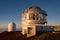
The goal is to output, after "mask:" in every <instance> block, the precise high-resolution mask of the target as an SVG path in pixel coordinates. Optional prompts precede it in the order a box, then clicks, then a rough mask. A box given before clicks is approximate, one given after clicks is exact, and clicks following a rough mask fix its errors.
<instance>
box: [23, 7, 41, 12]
mask: <svg viewBox="0 0 60 40" xmlns="http://www.w3.org/2000/svg"><path fill="white" fill-rule="evenodd" d="M40 10H41V8H40V7H38V6H31V7H29V8H27V9H26V10H25V11H24V12H28V11H33V12H35V11H38V12H39V11H40Z"/></svg>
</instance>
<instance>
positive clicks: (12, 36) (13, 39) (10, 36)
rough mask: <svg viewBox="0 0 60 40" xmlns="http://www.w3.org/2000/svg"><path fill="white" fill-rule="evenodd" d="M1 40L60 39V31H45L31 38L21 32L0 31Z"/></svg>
mask: <svg viewBox="0 0 60 40" xmlns="http://www.w3.org/2000/svg"><path fill="white" fill-rule="evenodd" d="M0 40H60V32H58V33H51V32H44V33H40V34H37V35H35V36H33V37H29V38H27V37H26V36H24V35H22V34H21V33H20V32H2V33H0Z"/></svg>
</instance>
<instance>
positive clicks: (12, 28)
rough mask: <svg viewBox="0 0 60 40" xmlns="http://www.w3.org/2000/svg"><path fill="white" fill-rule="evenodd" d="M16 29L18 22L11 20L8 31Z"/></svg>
mask: <svg viewBox="0 0 60 40" xmlns="http://www.w3.org/2000/svg"><path fill="white" fill-rule="evenodd" d="M12 31H16V24H15V23H14V22H10V23H9V24H8V32H12Z"/></svg>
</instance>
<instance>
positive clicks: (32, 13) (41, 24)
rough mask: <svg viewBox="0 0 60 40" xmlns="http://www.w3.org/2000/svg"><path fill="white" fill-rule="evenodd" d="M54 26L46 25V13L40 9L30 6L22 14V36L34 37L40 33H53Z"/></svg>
mask: <svg viewBox="0 0 60 40" xmlns="http://www.w3.org/2000/svg"><path fill="white" fill-rule="evenodd" d="M53 28H54V26H51V25H48V24H47V13H46V11H45V10H42V9H41V8H40V7H37V6H32V7H29V8H27V9H26V10H25V11H24V12H23V13H22V34H23V35H24V34H26V35H27V37H30V36H34V35H36V33H39V32H41V31H53V30H54V29H53Z"/></svg>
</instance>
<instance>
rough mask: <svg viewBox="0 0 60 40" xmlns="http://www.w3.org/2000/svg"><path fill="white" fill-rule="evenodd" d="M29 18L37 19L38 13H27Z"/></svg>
mask: <svg viewBox="0 0 60 40" xmlns="http://www.w3.org/2000/svg"><path fill="white" fill-rule="evenodd" d="M29 19H30V20H39V14H33V13H32V14H29Z"/></svg>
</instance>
